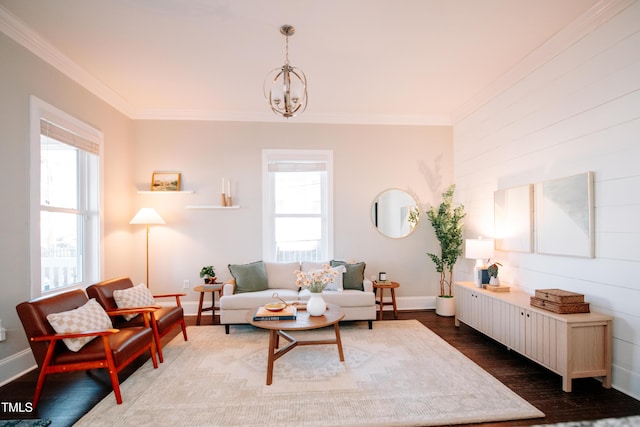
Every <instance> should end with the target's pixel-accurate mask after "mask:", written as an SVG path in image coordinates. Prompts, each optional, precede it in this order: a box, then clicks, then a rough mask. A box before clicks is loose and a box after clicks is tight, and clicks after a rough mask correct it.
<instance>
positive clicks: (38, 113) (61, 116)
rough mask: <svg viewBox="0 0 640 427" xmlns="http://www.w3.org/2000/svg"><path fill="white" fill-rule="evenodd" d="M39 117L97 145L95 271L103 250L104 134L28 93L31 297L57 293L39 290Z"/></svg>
mask: <svg viewBox="0 0 640 427" xmlns="http://www.w3.org/2000/svg"><path fill="white" fill-rule="evenodd" d="M40 119H45V120H50V121H51V122H53V123H56V124H57V125H59V126H61V127H64V128H65V129H68V130H69V131H71V132H74V133H76V134H78V135H80V136H82V137H83V138H85V139H86V140H89V141H91V142H94V143H95V144H97V145H98V146H99V169H100V170H99V173H100V178H99V180H100V184H99V185H100V200H99V204H100V210H99V211H100V213H99V217H98V222H99V233H100V247H99V249H98V250H99V252H100V253H99V254H98V259H99V263H100V265H99V272H102V271H104V270H103V267H104V261H103V256H102V254H103V253H104V252H103V249H104V221H103V215H104V213H103V206H104V203H103V201H104V200H103V199H104V191H103V182H104V180H103V174H104V172H103V171H104V167H103V162H104V160H103V159H104V156H103V150H104V147H103V141H104V134H103V132H102V131H100V130H98V129H95V128H94V127H92V126H89V125H88V124H86V123H84V122H82V121H80V120H78V119H77V118H75V117H73V116H71V115H69V114H67V113H65V112H64V111H62V110H60V109H58V108H56V107H54V106H53V105H51V104H48V103H46V102H45V101H43V100H41V99H39V98H38V97H36V96H33V95H31V96H30V97H29V144H30V151H31V152H30V158H29V162H30V165H31V174H30V180H31V183H30V194H29V204H30V208H29V211H30V212H29V216H30V217H29V228H30V239H29V240H30V254H29V255H30V261H31V262H30V264H31V278H30V282H31V298H36V297H39V296H41V295H44V294H49V293H52V294H53V293H56V292H60V291H61V290H60V289H57V290H52V291H51V292H42V287H41V285H42V284H41V283H40V280H41V279H40V278H41V270H40V265H41V261H40V259H41V253H40V168H39V167H33V165H39V164H40ZM85 286H86V284H85V283H82V284H78V285H75V286H67V287H65V288H64V289H63V291H68V290H71V289H78V288H81V289H84V288H85Z"/></svg>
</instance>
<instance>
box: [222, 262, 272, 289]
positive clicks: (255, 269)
mask: <svg viewBox="0 0 640 427" xmlns="http://www.w3.org/2000/svg"><path fill="white" fill-rule="evenodd" d="M229 272H230V273H231V275H232V276H233V278H234V279H235V282H236V293H243V292H255V291H264V290H265V289H267V288H268V286H269V282H268V280H267V270H266V268H265V266H264V262H263V261H256V262H252V263H250V264H229Z"/></svg>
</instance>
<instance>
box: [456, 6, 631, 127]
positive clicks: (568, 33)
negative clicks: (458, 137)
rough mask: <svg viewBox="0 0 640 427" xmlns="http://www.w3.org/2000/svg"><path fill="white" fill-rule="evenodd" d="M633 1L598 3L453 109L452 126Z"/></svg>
mask: <svg viewBox="0 0 640 427" xmlns="http://www.w3.org/2000/svg"><path fill="white" fill-rule="evenodd" d="M636 1H637V0H600V1H599V2H597V3H596V4H594V5H593V6H592V7H591V8H590V9H589V10H587V11H586V12H584V13H583V14H582V15H581V16H579V17H578V18H577V19H576V20H574V21H573V22H572V23H570V24H569V25H567V26H566V27H564V28H563V29H561V30H560V31H558V32H557V33H556V34H554V35H553V36H552V37H551V38H549V39H548V40H547V41H545V42H544V43H543V44H541V45H540V46H539V47H538V48H536V49H535V50H533V51H532V52H531V53H529V54H528V55H527V56H526V57H524V59H522V61H520V62H519V63H517V64H515V65H514V66H513V67H512V68H511V69H510V70H509V71H507V72H506V73H505V74H503V75H502V76H501V77H499V78H498V79H497V80H496V81H495V82H494V83H492V84H491V85H489V86H487V87H485V88H484V89H482V90H481V91H480V92H479V93H478V94H476V95H475V96H473V97H472V98H470V99H469V100H468V101H467V102H465V103H464V104H462V105H461V106H460V107H458V108H456V109H455V110H454V111H453V112H452V114H451V120H452V123H453V124H455V123H458V122H460V121H462V120H463V119H464V118H465V117H467V116H469V115H470V114H472V113H473V112H474V111H476V110H477V109H479V108H481V107H482V106H483V105H485V104H487V103H488V102H489V101H490V100H491V99H493V98H495V97H496V96H498V95H499V94H501V93H503V92H505V91H506V90H507V89H509V88H510V87H512V86H513V85H514V84H516V83H517V82H519V81H520V80H522V79H524V78H525V77H526V76H528V75H529V74H531V73H533V72H534V71H535V70H536V69H538V68H540V67H541V66H543V65H544V64H546V63H547V62H549V61H550V60H552V59H553V58H554V57H556V56H557V55H559V54H561V53H562V52H564V51H565V50H567V49H568V48H569V47H571V46H572V45H574V44H575V43H577V42H578V41H579V40H581V39H582V38H584V37H585V36H586V35H588V34H589V33H590V32H592V31H593V30H595V29H597V28H598V27H599V26H601V25H602V24H603V23H605V22H607V21H608V20H609V19H611V18H612V17H614V16H615V15H617V14H618V13H620V12H621V11H623V10H624V9H626V8H627V7H629V6H631V5H632V4H634V3H635V2H636Z"/></svg>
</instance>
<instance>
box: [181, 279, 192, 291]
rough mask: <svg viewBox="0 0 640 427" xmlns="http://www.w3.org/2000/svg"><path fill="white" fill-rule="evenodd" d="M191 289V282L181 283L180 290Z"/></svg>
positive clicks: (186, 280) (184, 281)
mask: <svg viewBox="0 0 640 427" xmlns="http://www.w3.org/2000/svg"><path fill="white" fill-rule="evenodd" d="M190 287H191V280H189V279H185V280H183V281H182V289H189V288H190Z"/></svg>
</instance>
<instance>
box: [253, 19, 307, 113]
mask: <svg viewBox="0 0 640 427" xmlns="http://www.w3.org/2000/svg"><path fill="white" fill-rule="evenodd" d="M295 32H296V29H295V28H294V27H293V26H292V25H283V26H282V27H280V33H282V35H284V36H285V37H286V40H287V41H286V54H285V59H284V65H283V66H282V67H278V68H274V69H273V70H271V71H270V72H269V74H267V77H266V78H265V80H264V86H263V90H264V96H265V98H267V101H268V102H269V107H271V110H272V111H273V112H274V113H276V114H278V115H281V116H282V117H285V118H287V119H288V118H289V117H295V115H296V114H297V113H302V112H303V111H304V110H305V109H306V108H307V76H305V74H304V72H303V71H302V70H301V69H299V68H296V67H292V66H291V65H290V64H289V36H292V35H293V34H295Z"/></svg>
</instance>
